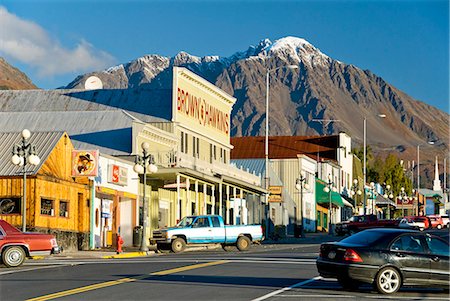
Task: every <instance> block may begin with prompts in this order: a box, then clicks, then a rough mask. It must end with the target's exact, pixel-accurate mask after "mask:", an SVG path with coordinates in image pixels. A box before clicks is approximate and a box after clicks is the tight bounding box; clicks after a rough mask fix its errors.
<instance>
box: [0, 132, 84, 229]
mask: <svg viewBox="0 0 450 301" xmlns="http://www.w3.org/2000/svg"><path fill="white" fill-rule="evenodd" d="M72 150H73V145H72V142H71V141H70V139H69V137H68V136H67V134H64V135H63V136H62V137H61V139H60V140H59V142H58V143H57V144H56V146H55V148H54V149H53V150H52V152H51V153H50V155H49V156H48V157H47V158H44V159H45V162H44V164H43V165H42V167H41V169H40V170H39V171H38V173H37V174H36V175H32V176H28V177H27V182H26V183H27V226H28V228H45V229H53V230H62V231H73V232H88V231H89V205H88V203H89V199H90V190H89V180H88V179H87V178H73V177H71V156H72ZM22 193H23V178H22V176H18V177H9V178H1V179H0V198H5V197H16V198H20V197H22ZM43 200H49V201H51V203H52V206H51V208H52V209H53V211H51V212H50V214H45V211H46V210H42V211H41V209H42V206H43V205H42V204H43ZM61 202H67V206H68V216H67V217H66V216H64V214H63V216H60V204H61ZM47 213H48V212H47ZM0 218H2V219H4V220H6V221H7V222H9V223H11V224H13V225H15V226H20V225H22V214H21V213H20V214H0Z"/></svg>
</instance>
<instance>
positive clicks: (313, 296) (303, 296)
mask: <svg viewBox="0 0 450 301" xmlns="http://www.w3.org/2000/svg"><path fill="white" fill-rule="evenodd" d="M277 297H284V298H356V297H357V296H350V295H320V294H317V295H278V296H277Z"/></svg>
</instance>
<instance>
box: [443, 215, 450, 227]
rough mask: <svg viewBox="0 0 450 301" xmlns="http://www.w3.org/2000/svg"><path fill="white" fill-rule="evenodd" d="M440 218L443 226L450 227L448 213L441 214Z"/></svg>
mask: <svg viewBox="0 0 450 301" xmlns="http://www.w3.org/2000/svg"><path fill="white" fill-rule="evenodd" d="M441 218H442V223H443V224H444V227H447V228H450V218H449V217H448V215H441Z"/></svg>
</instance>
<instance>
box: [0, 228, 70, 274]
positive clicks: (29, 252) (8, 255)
mask: <svg viewBox="0 0 450 301" xmlns="http://www.w3.org/2000/svg"><path fill="white" fill-rule="evenodd" d="M60 252H61V248H60V247H58V244H57V243H56V238H55V237H54V236H53V235H50V234H43V233H24V232H22V231H19V230H18V229H17V228H15V227H14V226H12V225H10V224H9V223H8V222H6V221H5V220H2V219H0V255H1V261H2V262H3V264H4V265H6V266H7V267H17V266H20V265H21V264H22V263H23V262H24V260H25V258H26V257H31V256H37V255H50V254H58V253H60Z"/></svg>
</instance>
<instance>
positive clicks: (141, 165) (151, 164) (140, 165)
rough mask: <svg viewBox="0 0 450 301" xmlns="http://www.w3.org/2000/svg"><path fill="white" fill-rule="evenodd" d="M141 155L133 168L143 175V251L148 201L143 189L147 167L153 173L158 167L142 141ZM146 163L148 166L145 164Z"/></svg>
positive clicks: (145, 248) (142, 249)
mask: <svg viewBox="0 0 450 301" xmlns="http://www.w3.org/2000/svg"><path fill="white" fill-rule="evenodd" d="M141 147H142V155H136V161H135V164H134V168H133V170H134V171H135V172H136V173H138V174H142V175H143V184H144V189H143V201H142V206H143V210H142V215H143V223H142V224H143V225H142V226H143V229H142V241H141V246H140V250H141V251H143V252H146V251H148V245H147V242H146V241H145V238H146V237H147V228H148V203H147V199H146V197H145V190H146V187H147V181H146V180H147V169H148V171H149V173H155V172H157V171H158V167H156V165H155V159H154V157H153V155H151V154H149V152H148V150H149V148H150V145H149V144H148V143H147V142H143V143H142V145H141ZM147 165H148V166H147Z"/></svg>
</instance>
